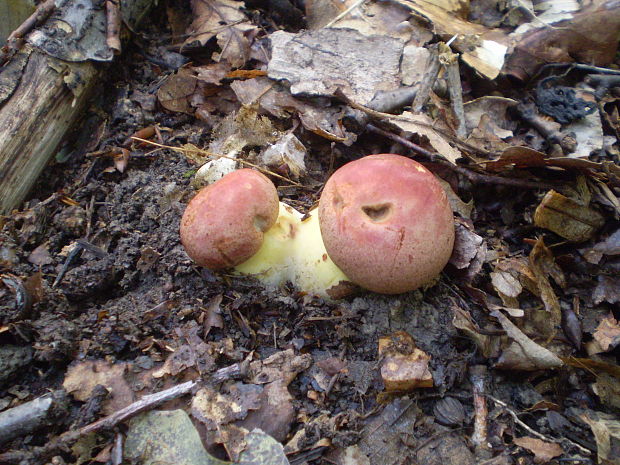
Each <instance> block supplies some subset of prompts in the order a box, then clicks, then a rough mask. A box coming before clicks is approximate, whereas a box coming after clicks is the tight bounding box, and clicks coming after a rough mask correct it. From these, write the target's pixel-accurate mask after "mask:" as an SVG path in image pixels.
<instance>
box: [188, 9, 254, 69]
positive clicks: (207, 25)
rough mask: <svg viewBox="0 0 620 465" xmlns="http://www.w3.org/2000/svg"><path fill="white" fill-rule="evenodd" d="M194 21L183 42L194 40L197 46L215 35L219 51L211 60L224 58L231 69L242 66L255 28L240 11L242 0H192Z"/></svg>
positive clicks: (190, 42) (192, 41)
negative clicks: (188, 34) (187, 36)
mask: <svg viewBox="0 0 620 465" xmlns="http://www.w3.org/2000/svg"><path fill="white" fill-rule="evenodd" d="M191 5H192V12H193V14H194V21H193V22H192V25H191V27H190V28H191V31H192V33H191V36H190V37H189V38H188V39H187V40H186V41H185V45H186V46H187V45H190V44H193V43H194V42H196V41H198V42H199V43H200V44H201V45H203V46H204V45H206V43H207V42H208V41H209V40H211V39H212V38H213V37H216V38H217V43H218V45H219V47H220V52H219V53H214V54H213V60H214V61H216V62H219V61H221V60H225V61H228V62H229V63H230V64H231V65H232V66H233V67H234V68H240V67H242V66H243V65H244V64H245V63H246V61H247V60H248V59H249V58H250V45H251V39H252V38H253V36H254V35H255V33H256V31H258V28H257V27H256V26H254V25H252V24H251V23H250V22H249V21H248V18H247V16H246V15H245V14H244V13H243V12H242V11H241V8H244V7H245V4H244V2H242V1H236V0H192V2H191Z"/></svg>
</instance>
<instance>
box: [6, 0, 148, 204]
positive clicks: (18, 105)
mask: <svg viewBox="0 0 620 465" xmlns="http://www.w3.org/2000/svg"><path fill="white" fill-rule="evenodd" d="M89 1H90V0H80V2H78V3H82V4H87V3H88V2H89ZM65 3H66V4H67V5H71V4H70V3H68V2H65ZM152 3H153V0H123V1H122V9H123V18H124V20H125V22H126V23H128V26H129V29H130V30H133V28H134V27H135V26H136V25H137V24H138V23H139V21H140V20H141V19H142V18H144V17H145V16H146V13H147V12H148V10H149V9H150V7H151V6H152ZM93 8H94V7H93ZM59 14H62V12H61V13H59ZM76 30H77V28H76ZM35 32H36V31H35ZM101 37H102V39H101V40H102V41H103V44H104V45H105V40H106V39H105V31H104V32H103V34H102V36H101ZM26 47H27V48H26V49H25V50H23V51H21V52H20V53H19V54H18V55H17V56H16V57H14V58H13V60H18V59H20V57H21V59H24V57H25V56H26V57H27V58H26V59H27V63H26V65H25V68H23V72H22V73H21V75H20V74H19V73H15V71H14V70H12V67H11V62H9V63H8V64H7V65H5V66H4V67H3V68H0V97H6V98H5V99H4V101H2V100H1V99H0V105H1V107H0V215H6V214H7V213H9V212H10V211H11V210H12V209H14V208H16V207H18V206H19V205H20V204H21V203H22V202H23V201H24V199H25V198H26V196H27V195H28V193H29V192H30V190H31V189H32V187H33V186H34V184H35V183H36V181H37V179H38V177H39V176H40V175H41V173H42V172H43V170H44V169H45V166H46V165H47V163H48V162H49V160H50V159H51V157H52V156H54V155H55V153H56V149H57V147H58V145H59V144H60V142H61V141H62V139H63V138H64V136H65V135H66V134H67V132H68V131H69V130H70V129H71V127H72V125H73V124H75V123H76V122H77V120H78V118H79V116H80V114H81V113H82V112H83V110H84V108H85V107H86V105H87V103H88V102H89V98H90V96H91V95H92V92H93V90H94V89H95V88H96V87H97V86H99V85H100V84H101V76H102V74H103V69H104V65H103V64H102V63H97V62H94V61H82V62H78V61H72V62H69V61H64V60H61V59H59V58H54V57H52V56H50V55H49V54H47V53H46V52H43V51H40V50H39V49H35V48H34V47H32V46H30V45H27V46H26ZM48 52H49V50H48ZM10 73H13V74H12V75H11V76H10V77H9V79H8V80H9V82H10V81H11V80H15V79H17V80H18V84H17V86H16V87H15V89H12V88H11V89H10V90H9V91H7V92H5V93H6V94H9V95H8V96H3V95H2V93H3V91H4V90H5V89H4V88H3V86H6V81H7V79H6V75H7V74H10ZM15 74H16V75H15ZM3 78H4V82H3ZM9 87H12V86H9Z"/></svg>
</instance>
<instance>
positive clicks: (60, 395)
mask: <svg viewBox="0 0 620 465" xmlns="http://www.w3.org/2000/svg"><path fill="white" fill-rule="evenodd" d="M65 401H66V396H65V393H64V391H62V390H61V391H56V392H53V393H50V394H45V395H44V396H41V397H38V398H36V399H34V400H31V401H30V402H25V403H23V404H21V405H18V406H17V407H13V408H11V409H8V410H5V411H4V412H0V444H4V443H5V442H7V441H10V440H11V439H15V438H17V437H19V436H23V435H26V434H29V433H32V432H33V431H36V430H37V429H39V428H42V427H43V426H46V425H49V424H51V423H53V422H54V420H55V417H57V415H56V414H57V412H58V411H59V407H60V410H63V407H62V406H66V405H65V404H66V402H65Z"/></svg>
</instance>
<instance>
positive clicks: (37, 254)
mask: <svg viewBox="0 0 620 465" xmlns="http://www.w3.org/2000/svg"><path fill="white" fill-rule="evenodd" d="M48 247H49V243H47V242H44V243H43V244H41V245H39V246H38V247H37V248H35V249H34V250H33V251H32V252H31V253H30V255H28V261H29V262H30V263H32V264H33V265H36V266H43V265H49V264H51V263H54V260H53V259H52V257H51V256H50V252H49V249H48Z"/></svg>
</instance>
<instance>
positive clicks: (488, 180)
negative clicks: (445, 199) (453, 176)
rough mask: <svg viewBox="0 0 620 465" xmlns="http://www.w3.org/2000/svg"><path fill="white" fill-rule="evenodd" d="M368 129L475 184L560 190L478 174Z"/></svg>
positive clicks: (420, 148) (370, 126)
mask: <svg viewBox="0 0 620 465" xmlns="http://www.w3.org/2000/svg"><path fill="white" fill-rule="evenodd" d="M366 129H368V130H369V131H371V132H374V133H375V134H380V135H382V136H384V137H387V138H388V139H391V140H393V141H394V142H398V143H399V144H402V145H404V146H405V147H407V148H409V149H411V150H413V151H414V152H416V153H417V154H419V155H422V156H424V157H426V158H428V159H429V160H430V161H432V162H436V163H439V164H441V165H442V166H445V167H447V168H449V169H451V170H453V171H455V172H457V173H459V174H462V175H463V176H465V177H466V178H467V179H469V180H470V181H471V182H473V183H477V184H497V185H501V186H513V187H521V188H525V189H557V188H558V187H557V186H554V185H553V184H549V183H544V182H533V181H525V180H523V179H516V178H503V177H501V176H492V175H489V174H482V173H477V172H475V171H472V170H470V169H467V168H465V167H464V166H461V165H455V164H454V163H451V162H449V161H447V160H443V159H440V158H438V156H439V155H440V154H438V153H434V152H430V151H429V150H426V149H425V148H423V147H420V146H419V145H417V144H415V143H413V142H411V141H410V140H408V139H405V138H404V137H402V136H399V135H396V134H394V133H391V132H388V131H384V130H383V129H380V128H378V127H377V126H375V125H373V124H367V125H366Z"/></svg>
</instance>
